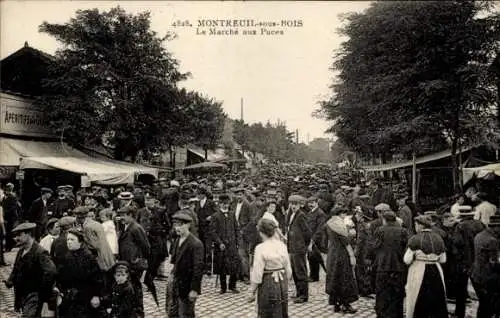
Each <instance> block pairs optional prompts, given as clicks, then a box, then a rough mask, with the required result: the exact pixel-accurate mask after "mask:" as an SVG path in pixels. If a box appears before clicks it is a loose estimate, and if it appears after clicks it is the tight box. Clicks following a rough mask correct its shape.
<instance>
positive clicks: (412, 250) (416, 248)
mask: <svg viewBox="0 0 500 318" xmlns="http://www.w3.org/2000/svg"><path fill="white" fill-rule="evenodd" d="M431 227H432V221H431V219H430V218H429V217H428V216H426V215H421V216H418V217H416V218H415V229H416V230H417V234H415V235H414V236H413V237H411V238H410V240H409V241H408V249H407V250H406V253H405V255H404V262H405V263H406V264H407V265H410V268H409V269H408V280H407V283H406V317H407V318H427V317H435V318H448V309H447V307H446V288H445V283H444V276H443V270H442V268H441V265H440V264H442V263H445V262H446V253H445V251H446V248H445V245H444V241H443V239H442V238H441V236H439V235H438V234H437V233H434V232H432V231H431Z"/></svg>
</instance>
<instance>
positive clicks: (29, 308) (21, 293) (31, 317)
mask: <svg viewBox="0 0 500 318" xmlns="http://www.w3.org/2000/svg"><path fill="white" fill-rule="evenodd" d="M36 227H37V225H36V224H34V223H22V224H19V225H18V226H17V227H16V228H15V229H13V230H12V233H13V235H14V237H15V238H14V239H15V241H16V243H17V246H19V251H18V252H17V256H16V261H15V264H14V268H13V269H12V272H11V274H10V276H9V278H8V279H7V281H4V283H5V285H6V286H7V288H12V287H14V294H15V301H14V308H15V310H16V311H18V312H19V311H20V312H22V317H26V318H37V317H40V314H41V310H42V305H43V303H44V302H48V301H49V300H50V298H51V296H52V288H53V286H54V280H55V276H56V267H55V265H54V263H53V262H52V260H51V259H50V256H49V254H48V253H47V251H45V250H44V249H43V248H42V247H41V246H40V245H39V244H38V243H37V242H36V241H35V239H34V238H33V231H35V230H36Z"/></svg>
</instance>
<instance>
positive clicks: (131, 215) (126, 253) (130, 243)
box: [117, 207, 151, 317]
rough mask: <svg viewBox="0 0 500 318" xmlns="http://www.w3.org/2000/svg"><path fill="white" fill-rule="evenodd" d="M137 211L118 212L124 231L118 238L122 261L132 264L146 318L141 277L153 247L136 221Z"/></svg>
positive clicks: (136, 286) (131, 269)
mask: <svg viewBox="0 0 500 318" xmlns="http://www.w3.org/2000/svg"><path fill="white" fill-rule="evenodd" d="M135 213H136V210H135V209H134V208H132V207H124V208H121V209H119V210H118V212H117V220H118V221H119V222H120V223H122V224H123V228H124V230H123V231H122V232H121V233H120V236H119V238H118V252H119V257H120V260H122V261H127V262H128V263H129V264H130V280H131V282H132V285H133V286H134V289H135V291H136V293H137V301H138V303H139V304H140V309H141V310H142V313H141V314H142V317H144V303H143V293H142V284H141V281H140V279H141V276H142V273H143V272H144V271H145V270H146V268H147V259H148V258H149V255H150V250H151V247H150V245H149V242H148V237H147V234H146V231H144V229H143V228H142V227H141V225H140V224H138V223H137V222H136V221H135Z"/></svg>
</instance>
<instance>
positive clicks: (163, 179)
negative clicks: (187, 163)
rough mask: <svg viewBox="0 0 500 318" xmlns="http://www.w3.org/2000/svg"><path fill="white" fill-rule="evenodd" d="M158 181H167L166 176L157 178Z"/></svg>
mask: <svg viewBox="0 0 500 318" xmlns="http://www.w3.org/2000/svg"><path fill="white" fill-rule="evenodd" d="M158 181H159V182H165V181H167V178H164V177H161V178H160V179H158Z"/></svg>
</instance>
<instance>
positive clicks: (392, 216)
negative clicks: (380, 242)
mask: <svg viewBox="0 0 500 318" xmlns="http://www.w3.org/2000/svg"><path fill="white" fill-rule="evenodd" d="M382 217H383V218H384V220H386V221H387V222H394V221H396V213H394V212H392V211H390V210H389V211H387V210H385V211H384V213H383V214H382Z"/></svg>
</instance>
